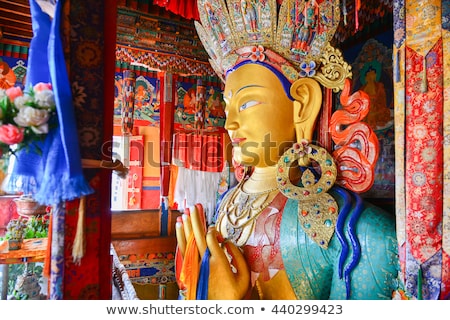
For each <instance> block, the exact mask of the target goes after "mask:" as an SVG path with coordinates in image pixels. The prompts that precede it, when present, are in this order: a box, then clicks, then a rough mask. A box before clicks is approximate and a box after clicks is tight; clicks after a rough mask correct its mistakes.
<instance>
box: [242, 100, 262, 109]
mask: <svg viewBox="0 0 450 320" xmlns="http://www.w3.org/2000/svg"><path fill="white" fill-rule="evenodd" d="M257 104H259V101H255V100H251V101H247V102H245V103H244V104H242V105H241V106H240V107H239V111H244V110H246V109H248V108H251V107H254V106H256V105H257Z"/></svg>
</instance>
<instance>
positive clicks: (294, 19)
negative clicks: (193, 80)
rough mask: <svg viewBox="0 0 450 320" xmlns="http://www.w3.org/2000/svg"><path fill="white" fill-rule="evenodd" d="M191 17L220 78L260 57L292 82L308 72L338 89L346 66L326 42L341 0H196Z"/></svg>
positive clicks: (346, 72) (347, 74) (335, 23)
mask: <svg viewBox="0 0 450 320" xmlns="http://www.w3.org/2000/svg"><path fill="white" fill-rule="evenodd" d="M197 5H198V10H199V13H200V21H201V23H199V22H197V21H195V27H196V29H197V33H198V35H199V37H200V40H201V41H202V43H203V46H204V47H205V49H206V51H207V52H208V54H209V56H210V60H209V62H210V64H211V66H212V67H213V69H214V70H215V72H216V73H217V74H218V75H219V76H220V77H221V79H222V80H223V81H224V79H225V76H226V73H227V72H228V71H229V70H232V69H233V68H234V67H235V66H236V65H238V64H239V63H242V62H264V63H267V64H269V65H271V66H272V67H274V68H275V69H277V70H278V71H280V72H281V73H282V74H284V75H285V76H286V78H287V79H288V80H289V81H291V82H293V81H295V80H296V79H298V78H299V77H305V76H308V77H311V78H314V79H316V80H317V81H318V82H319V83H321V84H322V85H324V86H325V87H327V88H330V89H333V90H334V91H339V90H342V88H343V86H344V81H345V78H347V77H351V72H350V66H349V65H348V64H347V63H346V62H345V61H344V59H343V57H342V54H341V52H340V51H338V50H337V49H335V48H333V47H332V46H331V45H330V41H331V39H332V38H333V36H334V33H335V32H336V28H337V26H338V24H339V21H340V8H339V0H306V1H304V0H284V1H283V3H282V4H281V6H278V5H277V1H276V0H259V1H256V0H198V1H197Z"/></svg>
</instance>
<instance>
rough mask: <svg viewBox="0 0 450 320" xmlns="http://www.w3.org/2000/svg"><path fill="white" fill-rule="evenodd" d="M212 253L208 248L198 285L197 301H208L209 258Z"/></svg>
mask: <svg viewBox="0 0 450 320" xmlns="http://www.w3.org/2000/svg"><path fill="white" fill-rule="evenodd" d="M210 257H211V253H210V252H209V249H208V248H206V251H205V254H204V255H203V258H202V262H201V264H200V275H199V277H198V283H197V296H196V299H197V300H208V281H209V258H210Z"/></svg>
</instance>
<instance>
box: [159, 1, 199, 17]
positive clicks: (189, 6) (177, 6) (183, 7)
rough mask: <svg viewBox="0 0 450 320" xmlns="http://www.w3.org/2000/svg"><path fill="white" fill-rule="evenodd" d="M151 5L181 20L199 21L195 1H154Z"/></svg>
mask: <svg viewBox="0 0 450 320" xmlns="http://www.w3.org/2000/svg"><path fill="white" fill-rule="evenodd" d="M153 4H156V5H158V6H160V7H163V8H165V9H166V10H169V11H171V12H173V13H175V14H178V15H180V16H182V17H183V18H186V19H194V20H199V14H198V10H197V0H154V1H153Z"/></svg>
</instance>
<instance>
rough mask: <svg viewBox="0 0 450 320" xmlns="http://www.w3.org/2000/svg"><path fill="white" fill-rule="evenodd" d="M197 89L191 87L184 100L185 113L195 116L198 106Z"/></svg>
mask: <svg viewBox="0 0 450 320" xmlns="http://www.w3.org/2000/svg"><path fill="white" fill-rule="evenodd" d="M196 94H197V92H196V88H195V87H191V88H190V89H189V90H188V91H187V92H186V94H185V95H184V98H183V106H184V112H186V113H188V114H194V113H195V109H196V105H197V97H196Z"/></svg>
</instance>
